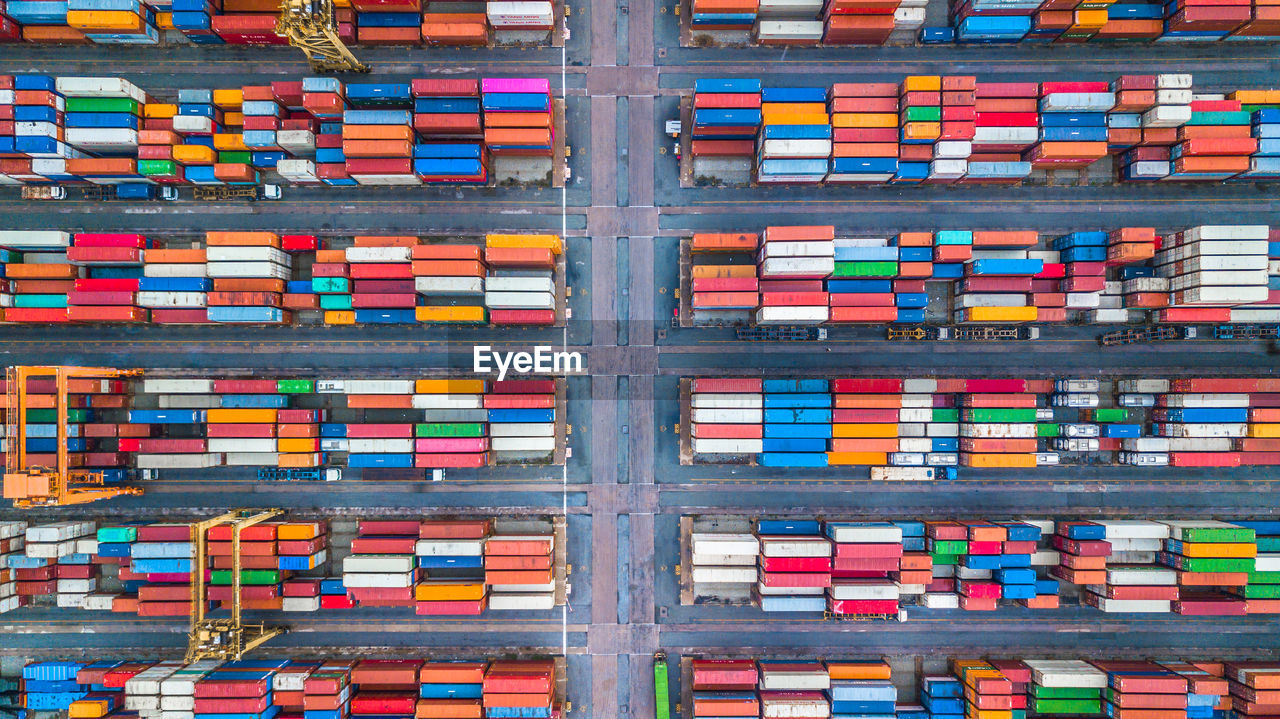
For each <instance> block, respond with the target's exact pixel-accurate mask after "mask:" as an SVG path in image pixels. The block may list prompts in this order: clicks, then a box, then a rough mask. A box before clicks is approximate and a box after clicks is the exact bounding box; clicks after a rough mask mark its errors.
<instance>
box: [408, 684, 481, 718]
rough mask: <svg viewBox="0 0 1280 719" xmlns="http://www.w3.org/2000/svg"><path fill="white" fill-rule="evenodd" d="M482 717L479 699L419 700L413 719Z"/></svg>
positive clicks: (415, 706)
mask: <svg viewBox="0 0 1280 719" xmlns="http://www.w3.org/2000/svg"><path fill="white" fill-rule="evenodd" d="M478 681H479V680H477V682H478ZM483 715H484V710H483V708H482V707H481V703H480V700H479V699H419V700H418V703H417V704H416V705H414V715H413V716H414V719H480V718H481V717H482V716H483Z"/></svg>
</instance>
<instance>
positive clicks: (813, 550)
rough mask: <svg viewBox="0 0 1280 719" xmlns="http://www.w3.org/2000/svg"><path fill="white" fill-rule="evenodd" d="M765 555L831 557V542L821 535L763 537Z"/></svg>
mask: <svg viewBox="0 0 1280 719" xmlns="http://www.w3.org/2000/svg"><path fill="white" fill-rule="evenodd" d="M760 553H761V555H763V556H765V557H830V556H831V542H828V541H827V540H826V539H823V538H820V537H786V538H783V537H761V538H760Z"/></svg>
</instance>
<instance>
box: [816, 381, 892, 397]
mask: <svg viewBox="0 0 1280 719" xmlns="http://www.w3.org/2000/svg"><path fill="white" fill-rule="evenodd" d="M831 390H832V391H833V392H836V393H844V392H849V393H853V392H868V393H872V394H883V393H892V392H901V391H902V380H900V379H837V380H835V381H833V382H832V383H831Z"/></svg>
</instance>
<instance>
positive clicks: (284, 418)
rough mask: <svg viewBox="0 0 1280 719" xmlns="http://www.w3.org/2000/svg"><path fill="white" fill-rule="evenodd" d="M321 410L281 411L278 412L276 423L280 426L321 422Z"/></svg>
mask: <svg viewBox="0 0 1280 719" xmlns="http://www.w3.org/2000/svg"><path fill="white" fill-rule="evenodd" d="M320 420H321V410H316V409H281V410H277V411H276V421H277V422H279V423H280V424H300V423H306V422H319V421H320Z"/></svg>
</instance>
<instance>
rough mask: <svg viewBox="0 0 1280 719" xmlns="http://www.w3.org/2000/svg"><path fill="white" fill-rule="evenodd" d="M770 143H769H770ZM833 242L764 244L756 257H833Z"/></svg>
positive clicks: (776, 242) (834, 248) (774, 242)
mask: <svg viewBox="0 0 1280 719" xmlns="http://www.w3.org/2000/svg"><path fill="white" fill-rule="evenodd" d="M770 142H771V141H770ZM835 252H836V243H835V242H823V241H812V242H778V241H773V242H765V243H763V244H761V245H760V251H759V253H758V257H760V258H762V259H763V258H769V257H834V256H835Z"/></svg>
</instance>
